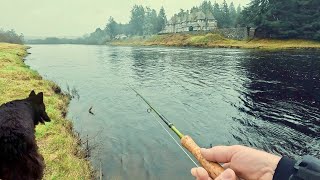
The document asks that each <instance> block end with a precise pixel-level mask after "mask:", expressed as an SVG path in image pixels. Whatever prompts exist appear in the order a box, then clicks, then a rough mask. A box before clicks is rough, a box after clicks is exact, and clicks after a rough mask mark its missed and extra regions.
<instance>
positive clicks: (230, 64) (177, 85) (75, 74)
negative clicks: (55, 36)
mask: <svg viewBox="0 0 320 180" xmlns="http://www.w3.org/2000/svg"><path fill="white" fill-rule="evenodd" d="M30 52H31V53H32V54H31V55H30V56H29V57H28V60H27V61H26V63H27V64H29V65H30V66H31V67H32V68H33V69H35V70H38V71H39V72H40V74H42V75H43V76H44V77H46V78H47V79H50V80H53V81H55V82H57V83H58V84H59V85H60V86H62V88H63V89H64V90H66V88H67V85H68V86H70V87H74V88H75V89H76V90H77V93H78V94H79V96H80V97H81V98H79V99H77V98H75V99H73V100H72V102H71V104H70V111H69V115H68V116H69V117H70V118H72V119H73V121H74V124H75V128H76V129H77V131H79V132H80V133H81V135H82V136H83V137H86V135H88V136H89V138H90V144H91V146H92V147H94V149H93V154H92V155H93V156H92V160H93V162H94V165H95V166H96V167H99V162H100V161H101V162H102V167H103V172H104V174H105V176H106V177H107V178H109V179H193V178H192V177H191V176H190V174H189V170H190V168H191V167H193V165H192V163H191V161H190V160H188V159H187V157H186V156H185V155H184V154H183V153H182V151H181V150H179V148H178V147H177V146H176V145H175V144H174V142H173V141H172V140H170V138H169V137H168V136H167V135H166V134H165V131H164V130H163V129H161V126H159V124H157V122H156V121H155V120H154V117H153V116H151V115H150V114H148V113H147V112H146V109H147V106H146V105H145V104H144V102H142V101H141V99H139V98H138V97H136V96H135V93H134V92H132V90H131V89H130V88H129V86H132V87H134V88H135V89H137V90H138V91H139V92H140V93H141V94H143V96H145V97H146V98H147V99H148V100H149V101H150V102H151V103H152V104H153V105H154V106H155V107H156V108H157V109H158V110H159V111H160V112H161V113H162V114H164V115H165V116H166V117H167V118H168V119H169V120H171V121H173V122H174V123H175V124H176V126H177V127H178V128H179V129H181V131H182V132H183V133H185V134H189V135H191V136H192V137H193V138H194V139H195V140H196V141H197V142H198V144H199V145H200V146H203V147H208V146H209V145H210V144H212V145H219V144H224V145H230V144H245V145H250V146H254V147H258V148H263V149H265V150H267V151H269V152H274V153H277V154H282V155H288V156H290V157H297V156H300V155H303V154H311V155H315V156H317V157H320V152H319V149H320V138H319V137H320V136H319V135H320V134H319V132H320V111H319V108H320V89H319V88H320V81H319V80H320V72H319V71H320V58H319V55H320V52H315V51H298V52H294V51H286V52H262V51H249V50H228V49H196V48H159V47H107V46H80V45H35V46H32V49H30ZM91 106H92V107H93V112H94V113H95V116H92V115H90V114H89V113H88V109H89V108H90V107H91Z"/></svg>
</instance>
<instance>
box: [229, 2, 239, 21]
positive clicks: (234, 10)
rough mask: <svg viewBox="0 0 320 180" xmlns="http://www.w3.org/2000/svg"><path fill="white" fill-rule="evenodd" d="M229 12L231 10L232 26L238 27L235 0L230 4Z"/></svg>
mask: <svg viewBox="0 0 320 180" xmlns="http://www.w3.org/2000/svg"><path fill="white" fill-rule="evenodd" d="M229 12H230V21H231V22H230V24H231V27H236V20H237V11H236V8H235V7H234V4H233V2H231V4H230V6H229Z"/></svg>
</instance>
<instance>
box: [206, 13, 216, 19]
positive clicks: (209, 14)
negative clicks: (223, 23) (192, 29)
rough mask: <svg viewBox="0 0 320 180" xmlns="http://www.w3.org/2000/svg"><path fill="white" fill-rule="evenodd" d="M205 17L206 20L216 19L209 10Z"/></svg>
mask: <svg viewBox="0 0 320 180" xmlns="http://www.w3.org/2000/svg"><path fill="white" fill-rule="evenodd" d="M206 18H207V19H208V20H216V18H214V16H213V14H212V13H211V12H209V13H207V14H206Z"/></svg>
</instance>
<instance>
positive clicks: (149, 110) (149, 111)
mask: <svg viewBox="0 0 320 180" xmlns="http://www.w3.org/2000/svg"><path fill="white" fill-rule="evenodd" d="M151 111H152V110H151V109H148V111H147V112H148V113H150V114H152V116H153V117H154V119H155V120H156V121H157V122H158V123H159V124H160V125H161V127H162V128H163V129H164V130H165V131H166V132H167V133H168V134H169V136H170V137H171V138H172V139H173V141H174V142H175V143H176V144H177V145H178V146H179V147H180V149H181V150H182V151H183V152H184V153H185V154H186V155H187V156H188V158H189V159H190V160H191V161H192V162H193V164H194V165H195V166H196V167H199V165H198V164H197V163H196V162H195V161H194V160H193V159H192V158H191V157H190V155H189V154H188V153H187V152H186V151H185V150H184V149H183V147H182V146H181V145H180V144H179V143H178V141H177V140H176V139H175V138H174V137H173V136H172V135H171V133H170V132H169V131H168V130H167V129H166V128H165V127H164V125H163V124H162V123H161V122H160V121H159V120H158V119H157V117H156V116H155V115H154V114H153V113H151Z"/></svg>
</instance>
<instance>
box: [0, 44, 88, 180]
mask: <svg viewBox="0 0 320 180" xmlns="http://www.w3.org/2000/svg"><path fill="white" fill-rule="evenodd" d="M25 55H26V47H25V46H21V45H13V44H4V43H0V94H1V96H0V104H2V103H5V102H8V101H11V100H14V99H22V98H26V97H27V96H28V95H29V93H30V91H31V90H33V89H34V90H35V91H36V92H40V91H42V92H44V101H45V104H46V107H47V113H48V115H49V116H50V117H51V120H52V121H51V122H50V123H46V124H45V125H39V126H38V127H37V129H36V138H37V143H38V146H39V148H40V153H41V154H42V155H43V157H44V159H45V163H46V169H45V176H44V179H59V180H60V179H68V180H69V179H91V176H92V170H91V167H90V165H89V163H88V161H86V160H85V159H84V158H83V155H82V153H81V151H79V144H80V142H79V139H78V138H77V137H76V136H75V135H74V134H73V132H72V123H71V122H70V121H68V120H66V119H65V118H64V117H63V114H66V111H67V105H68V102H69V98H68V97H67V96H65V95H63V94H61V93H55V92H57V90H58V89H59V88H57V86H56V85H55V84H54V83H53V82H50V81H47V80H43V79H42V78H41V76H39V74H38V73H37V72H36V71H33V70H31V69H29V68H28V66H26V65H25V64H24V63H23V61H22V59H23V57H24V56H25ZM44 61H45V59H44Z"/></svg>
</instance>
